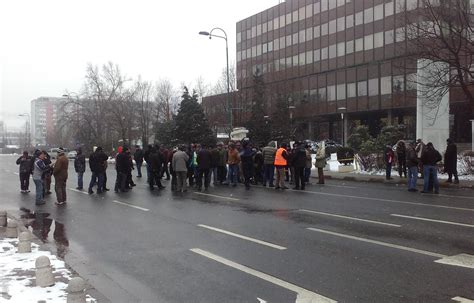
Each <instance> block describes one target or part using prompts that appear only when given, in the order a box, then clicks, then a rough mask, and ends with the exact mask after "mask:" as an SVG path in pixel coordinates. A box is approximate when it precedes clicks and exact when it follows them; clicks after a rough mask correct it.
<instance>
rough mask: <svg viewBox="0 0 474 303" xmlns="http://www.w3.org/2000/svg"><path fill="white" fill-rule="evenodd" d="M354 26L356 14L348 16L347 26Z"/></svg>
mask: <svg viewBox="0 0 474 303" xmlns="http://www.w3.org/2000/svg"><path fill="white" fill-rule="evenodd" d="M353 26H354V15H349V16H346V28H351V27H353Z"/></svg>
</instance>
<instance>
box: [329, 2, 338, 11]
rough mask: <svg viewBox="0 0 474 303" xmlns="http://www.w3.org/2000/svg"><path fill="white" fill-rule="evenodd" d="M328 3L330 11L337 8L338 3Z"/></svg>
mask: <svg viewBox="0 0 474 303" xmlns="http://www.w3.org/2000/svg"><path fill="white" fill-rule="evenodd" d="M328 2H329V9H333V8H336V6H337V1H334V0H329V1H328Z"/></svg>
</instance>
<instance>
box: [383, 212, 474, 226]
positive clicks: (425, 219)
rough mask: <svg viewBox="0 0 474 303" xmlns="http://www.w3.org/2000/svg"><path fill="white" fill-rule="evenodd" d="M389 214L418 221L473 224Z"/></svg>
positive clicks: (459, 224)
mask: <svg viewBox="0 0 474 303" xmlns="http://www.w3.org/2000/svg"><path fill="white" fill-rule="evenodd" d="M390 216H394V217H400V218H407V219H414V220H420V221H428V222H436V223H442V224H450V225H458V226H464V227H474V225H471V224H465V223H457V222H451V221H443V220H434V219H429V218H423V217H413V216H405V215H398V214H391V215H390Z"/></svg>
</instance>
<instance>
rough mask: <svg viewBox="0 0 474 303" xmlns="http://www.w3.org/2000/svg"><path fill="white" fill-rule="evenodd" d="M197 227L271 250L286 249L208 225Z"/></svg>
mask: <svg viewBox="0 0 474 303" xmlns="http://www.w3.org/2000/svg"><path fill="white" fill-rule="evenodd" d="M198 226H199V227H202V228H207V229H210V230H213V231H217V232H219V233H223V234H226V235H229V236H233V237H236V238H240V239H243V240H247V241H250V242H254V243H257V244H260V245H265V246H268V247H271V248H275V249H279V250H285V249H286V247H284V246H280V245H276V244H273V243H270V242H266V241H262V240H258V239H255V238H251V237H247V236H243V235H239V234H236V233H233V232H231V231H227V230H224V229H220V228H216V227H212V226H209V225H204V224H198Z"/></svg>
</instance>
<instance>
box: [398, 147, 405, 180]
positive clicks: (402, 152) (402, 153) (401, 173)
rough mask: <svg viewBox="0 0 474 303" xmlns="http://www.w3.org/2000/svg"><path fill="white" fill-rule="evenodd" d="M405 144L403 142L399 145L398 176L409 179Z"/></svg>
mask: <svg viewBox="0 0 474 303" xmlns="http://www.w3.org/2000/svg"><path fill="white" fill-rule="evenodd" d="M406 153H407V152H406V146H405V142H403V141H402V140H400V141H398V143H397V161H398V175H399V176H400V178H401V177H402V176H405V178H406V177H407V156H406Z"/></svg>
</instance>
